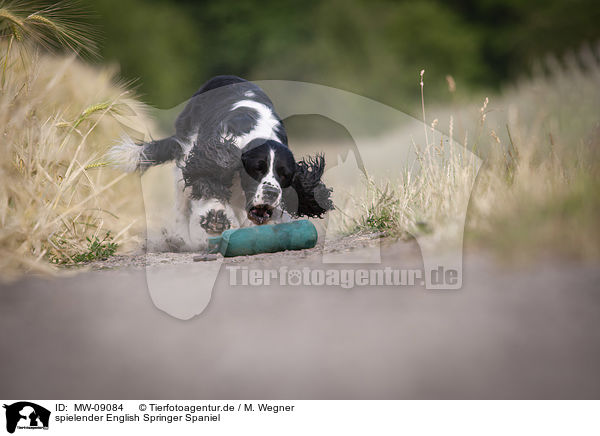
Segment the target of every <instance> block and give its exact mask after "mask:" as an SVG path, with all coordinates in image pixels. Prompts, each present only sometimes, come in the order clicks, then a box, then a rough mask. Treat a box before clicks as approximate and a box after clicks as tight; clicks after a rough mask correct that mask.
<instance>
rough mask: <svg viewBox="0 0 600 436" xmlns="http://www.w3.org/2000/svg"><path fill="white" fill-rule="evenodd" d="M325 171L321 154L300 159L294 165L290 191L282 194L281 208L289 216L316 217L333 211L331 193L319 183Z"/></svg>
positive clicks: (330, 190)
mask: <svg viewBox="0 0 600 436" xmlns="http://www.w3.org/2000/svg"><path fill="white" fill-rule="evenodd" d="M323 171H325V158H324V157H323V155H322V154H317V155H316V156H314V157H308V158H304V159H302V160H301V161H300V162H298V163H297V164H296V172H295V173H294V177H293V179H292V185H291V188H293V190H292V189H289V188H288V189H286V190H285V192H284V199H283V206H284V209H285V210H287V211H288V212H289V213H290V214H291V215H293V216H296V217H300V216H308V217H318V218H321V217H322V215H323V214H324V213H325V212H327V211H329V210H332V209H333V207H334V206H333V202H332V201H331V193H332V192H333V189H331V188H328V187H327V186H325V184H324V183H323V182H322V181H321V177H322V176H323Z"/></svg>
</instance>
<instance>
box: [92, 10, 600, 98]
mask: <svg viewBox="0 0 600 436" xmlns="http://www.w3.org/2000/svg"><path fill="white" fill-rule="evenodd" d="M90 7H91V8H92V9H93V10H94V11H95V12H96V14H97V15H98V21H99V24H100V26H101V29H102V32H103V35H104V41H103V48H102V54H103V57H104V59H105V60H108V61H116V62H118V63H119V64H120V66H121V72H122V75H123V76H124V77H126V78H129V79H133V78H138V79H139V81H138V83H139V87H140V88H139V89H140V92H141V93H142V95H143V98H144V99H145V100H146V101H147V102H148V103H150V104H153V105H156V106H157V107H159V108H167V107H171V106H174V105H176V104H178V103H180V102H182V101H184V100H185V99H187V98H189V97H190V96H191V95H192V93H193V92H194V91H195V90H196V89H197V88H198V87H199V86H200V85H201V84H202V83H203V82H204V81H205V80H207V79H208V78H209V77H210V76H213V75H216V74H235V75H239V76H242V77H245V78H247V79H250V80H263V79H285V80H303V81H310V82H313V83H320V84H324V85H328V86H333V87H337V88H341V89H345V90H348V91H352V92H355V93H359V94H362V95H365V96H368V97H371V98H374V99H377V100H379V101H381V102H384V103H386V104H389V105H391V106H394V107H396V108H398V109H403V110H411V108H413V107H414V106H415V105H416V104H418V103H419V86H418V82H419V71H420V70H421V69H423V68H424V69H425V70H426V89H427V99H428V101H429V102H433V101H443V100H445V99H448V98H449V96H450V94H449V91H448V87H447V84H446V80H445V77H446V75H451V76H453V78H454V79H455V81H456V83H457V93H458V95H469V93H472V92H477V91H479V90H483V89H489V88H498V87H499V86H501V85H502V84H503V83H506V82H507V81H510V80H511V79H514V78H515V77H517V76H521V75H524V74H527V73H528V71H529V69H530V66H531V62H532V61H533V60H535V59H539V58H542V57H544V56H545V55H546V54H547V53H554V54H556V55H557V56H562V55H563V54H564V53H565V52H566V51H568V50H571V49H572V50H577V49H579V47H580V46H581V44H583V43H585V42H587V43H591V44H595V43H596V42H597V41H598V40H599V39H600V25H599V24H600V2H599V1H598V0H528V1H523V0H454V1H446V2H443V1H436V0H423V1H419V0H406V1H390V0H374V1H367V0H346V1H343V0H325V1H316V0H301V1H299V0H291V1H282V0H277V1H273V0H262V1H250V0H238V1H231V2H224V1H217V0H170V1H168V0H94V1H93V2H90Z"/></svg>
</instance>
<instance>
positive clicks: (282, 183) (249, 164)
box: [241, 139, 333, 225]
mask: <svg viewBox="0 0 600 436" xmlns="http://www.w3.org/2000/svg"><path fill="white" fill-rule="evenodd" d="M242 165H243V170H242V176H241V181H242V188H243V189H244V192H245V194H246V211H247V214H248V219H250V221H252V222H253V223H255V224H258V225H260V224H266V223H268V222H269V221H270V219H271V217H272V215H273V212H274V210H275V209H276V208H281V209H283V210H285V211H287V212H288V213H290V214H291V215H292V216H295V217H299V216H309V217H321V216H322V214H323V213H325V212H327V211H328V210H331V209H333V203H332V202H331V199H330V198H329V197H330V195H331V189H329V188H327V187H326V186H325V184H324V183H323V182H322V181H321V176H322V175H323V171H324V170H325V159H324V158H323V156H321V155H319V156H316V157H314V158H309V159H307V160H306V159H304V160H302V161H300V162H296V160H295V159H294V155H293V154H292V152H291V151H290V149H289V148H288V147H287V146H285V145H283V144H281V143H280V142H277V141H272V140H263V139H256V140H254V141H252V142H250V143H249V144H248V145H247V146H246V147H245V148H244V150H242Z"/></svg>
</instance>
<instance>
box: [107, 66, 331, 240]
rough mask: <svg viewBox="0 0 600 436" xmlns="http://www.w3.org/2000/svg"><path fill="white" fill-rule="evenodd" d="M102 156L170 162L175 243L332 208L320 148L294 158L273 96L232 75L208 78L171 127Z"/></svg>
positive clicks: (132, 167) (138, 164)
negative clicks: (155, 137) (162, 133)
mask: <svg viewBox="0 0 600 436" xmlns="http://www.w3.org/2000/svg"><path fill="white" fill-rule="evenodd" d="M108 160H109V161H111V162H113V163H114V164H115V165H116V166H118V167H120V168H121V169H122V170H124V171H130V172H132V171H136V170H139V171H141V172H143V171H144V170H146V169H147V168H148V167H150V166H152V165H158V164H162V163H165V162H168V161H175V162H176V167H175V183H176V193H177V197H176V204H175V208H176V216H177V218H176V220H177V222H176V228H177V229H179V230H178V233H179V234H178V235H176V236H177V237H176V238H175V239H176V240H177V241H178V242H177V245H179V247H176V248H179V249H190V250H197V249H202V248H204V247H205V246H206V241H207V237H208V236H211V235H215V234H220V233H221V232H223V231H224V230H226V229H228V228H237V227H246V226H250V225H261V224H265V223H280V222H286V221H289V220H291V219H293V218H295V217H300V216H307V217H319V218H321V217H322V215H323V214H324V213H325V212H327V211H328V210H331V209H333V204H332V201H331V199H330V195H331V191H332V190H331V189H329V188H327V187H326V186H325V185H324V184H323V182H322V181H321V176H322V175H323V171H324V169H325V159H324V158H323V156H322V155H317V156H314V157H311V158H307V159H302V160H300V161H299V162H296V160H295V159H294V155H293V154H292V152H291V151H290V149H289V148H288V145H287V135H286V132H285V129H284V127H283V124H282V121H281V119H280V118H279V117H278V116H277V114H276V113H275V110H274V107H273V103H272V102H271V100H270V99H269V98H268V97H267V95H266V94H265V93H264V92H263V90H262V89H260V88H259V87H258V86H256V85H255V84H253V83H251V82H248V81H246V80H244V79H241V78H239V77H235V76H217V77H214V78H212V79H210V80H209V81H208V82H206V83H205V84H204V85H203V86H202V87H201V88H200V90H199V91H198V92H196V93H195V94H194V95H193V96H192V98H191V99H190V100H189V102H188V103H187V105H186V107H185V108H184V110H183V111H182V112H181V114H180V115H179V116H178V117H177V120H176V122H175V135H173V136H170V137H168V138H165V139H160V140H156V141H151V142H148V143H142V144H136V143H134V142H133V141H132V140H130V139H126V140H124V141H123V142H122V143H121V144H119V145H116V146H115V147H113V148H112V149H111V150H110V151H109V153H108ZM172 248H173V247H172Z"/></svg>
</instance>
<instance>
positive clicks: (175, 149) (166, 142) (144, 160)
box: [138, 136, 183, 172]
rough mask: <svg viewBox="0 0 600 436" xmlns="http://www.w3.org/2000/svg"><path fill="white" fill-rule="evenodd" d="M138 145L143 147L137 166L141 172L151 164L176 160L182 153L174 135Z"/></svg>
mask: <svg viewBox="0 0 600 436" xmlns="http://www.w3.org/2000/svg"><path fill="white" fill-rule="evenodd" d="M140 147H144V150H143V151H142V157H141V159H140V162H139V163H138V168H139V170H140V171H142V172H144V171H146V170H147V169H148V168H150V167H151V166H153V165H160V164H162V163H165V162H169V161H171V160H177V159H179V158H180V157H181V155H182V154H183V150H182V149H181V145H180V144H179V142H178V141H177V139H176V138H175V137H174V136H169V137H168V138H164V139H158V140H156V141H151V142H147V143H144V144H140Z"/></svg>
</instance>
